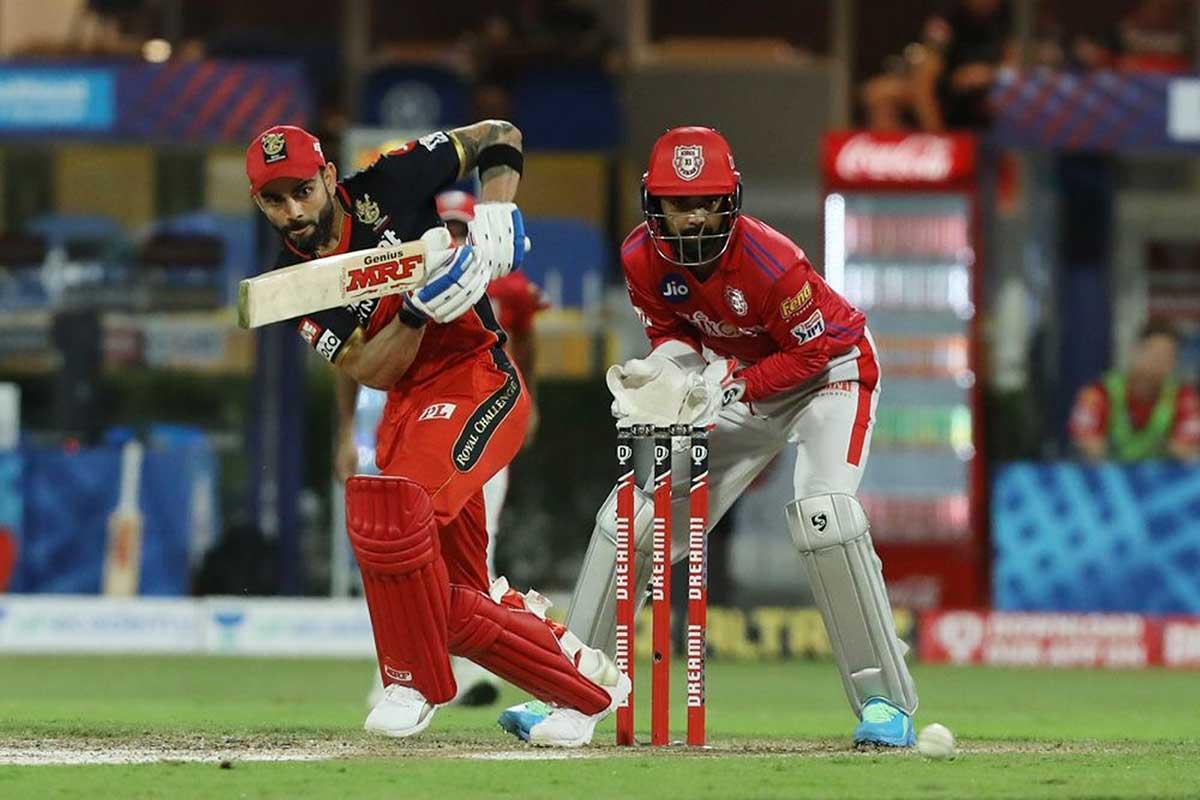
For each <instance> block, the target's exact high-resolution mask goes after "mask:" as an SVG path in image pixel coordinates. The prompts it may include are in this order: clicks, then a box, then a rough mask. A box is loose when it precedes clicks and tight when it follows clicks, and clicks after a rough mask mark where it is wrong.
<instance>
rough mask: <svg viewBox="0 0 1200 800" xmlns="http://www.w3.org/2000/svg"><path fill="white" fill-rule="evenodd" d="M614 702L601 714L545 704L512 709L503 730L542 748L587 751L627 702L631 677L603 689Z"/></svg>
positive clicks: (506, 714) (505, 716)
mask: <svg viewBox="0 0 1200 800" xmlns="http://www.w3.org/2000/svg"><path fill="white" fill-rule="evenodd" d="M602 688H603V689H604V691H606V692H608V695H609V697H611V698H612V702H610V703H609V704H608V707H607V708H605V709H604V710H603V711H601V712H599V713H598V714H591V715H588V714H584V713H583V712H582V711H577V710H575V709H573V708H564V707H562V706H552V705H549V704H548V703H543V702H542V701H541V700H531V701H529V702H527V703H521V704H520V705H516V706H512V707H511V708H508V709H505V711H504V712H503V713H502V714H500V719H499V720H498V721H499V723H500V727H501V728H503V729H504V730H506V731H508V732H509V733H511V734H512V735H514V736H516V737H517V738H519V739H521V740H523V741H526V742H529V743H530V744H534V745H539V746H541V747H583V746H584V745H586V744H591V741H592V735H593V734H595V732H596V724H597V723H598V722H600V721H601V720H603V719H604V718H605V717H607V716H608V715H609V714H611V713H612V712H613V709H615V708H616V707H617V706H619V705H620V704H621V703H623V702H625V698H627V697H629V692H630V690H631V689H632V688H633V684H632V683H630V681H629V676H628V675H623V674H621V673H617V674H616V683H615V684H614V685H612V686H602Z"/></svg>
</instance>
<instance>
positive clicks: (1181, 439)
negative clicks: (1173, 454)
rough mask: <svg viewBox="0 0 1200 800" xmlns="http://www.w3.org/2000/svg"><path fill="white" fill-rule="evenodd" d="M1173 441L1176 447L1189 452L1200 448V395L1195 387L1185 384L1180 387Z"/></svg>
mask: <svg viewBox="0 0 1200 800" xmlns="http://www.w3.org/2000/svg"><path fill="white" fill-rule="evenodd" d="M1171 441H1172V442H1173V443H1174V444H1175V446H1176V447H1181V448H1184V449H1187V450H1190V449H1193V448H1195V447H1200V394H1198V393H1197V392H1196V387H1195V386H1191V385H1186V384H1185V385H1184V386H1181V387H1179V395H1178V397H1177V398H1176V400H1175V424H1174V425H1173V426H1172V427H1171Z"/></svg>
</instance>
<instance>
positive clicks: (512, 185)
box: [450, 119, 524, 203]
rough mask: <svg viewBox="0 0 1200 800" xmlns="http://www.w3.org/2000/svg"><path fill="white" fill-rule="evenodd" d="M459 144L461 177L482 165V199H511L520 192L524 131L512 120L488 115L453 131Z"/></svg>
mask: <svg viewBox="0 0 1200 800" xmlns="http://www.w3.org/2000/svg"><path fill="white" fill-rule="evenodd" d="M450 134H451V136H453V137H454V141H455V142H457V143H458V146H459V153H458V155H459V170H458V171H459V177H462V176H463V175H466V174H467V173H468V172H470V171H471V170H472V169H474V168H475V167H479V199H480V201H482V202H486V203H511V202H512V201H513V200H514V199H515V198H516V196H517V185H518V184H519V183H520V181H521V169H522V165H523V161H524V155H523V153H522V151H521V131H520V130H518V129H517V126H516V125H513V124H512V123H511V122H506V121H504V120H499V119H488V120H484V121H482V122H476V123H475V124H474V125H467V126H466V127H464V128H455V129H454V130H452V131H450Z"/></svg>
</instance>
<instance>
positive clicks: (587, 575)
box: [567, 486, 654, 655]
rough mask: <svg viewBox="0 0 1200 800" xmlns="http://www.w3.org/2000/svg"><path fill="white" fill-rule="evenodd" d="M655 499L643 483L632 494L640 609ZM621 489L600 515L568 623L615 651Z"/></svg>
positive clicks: (648, 569)
mask: <svg viewBox="0 0 1200 800" xmlns="http://www.w3.org/2000/svg"><path fill="white" fill-rule="evenodd" d="M653 522H654V500H653V498H652V497H651V496H650V495H648V494H647V493H646V492H645V491H644V490H642V488H641V487H637V486H635V487H634V494H633V530H632V531H631V533H632V536H633V546H634V549H635V550H636V551H637V558H636V559H635V564H634V570H633V580H632V584H631V586H632V591H633V598H634V603H635V604H636V605H637V607H638V608H640V607H641V604H642V603H643V602H644V600H645V597H646V586H647V584H648V583H649V582H650V572H651V567H652V564H651V553H652V551H653V549H654V538H653V531H652V525H653ZM616 564H617V493H616V490H613V492H612V493H611V494H609V496H608V499H607V500H605V501H604V505H603V506H601V507H600V511H599V512H597V514H596V526H595V528H593V529H592V540H591V542H590V543H589V544H588V549H587V555H586V556H584V559H583V567H582V568H581V569H580V571H579V578H578V580H577V581H576V583H575V592H574V594H573V595H572V597H571V605H570V607H569V608H568V609H567V627H568V628H570V629H571V630H572V631H573V632H574V633H575V634H576V635H577V636H579V638H580V639H582V640H583V641H584V642H586V643H587V644H589V645H591V646H592V647H596V648H599V649H600V650H603V651H604V652H606V653H608V654H610V655H612V654H613V651H614V650H615V649H616V642H617V617H616V610H617V575H616Z"/></svg>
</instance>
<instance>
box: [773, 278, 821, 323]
mask: <svg viewBox="0 0 1200 800" xmlns="http://www.w3.org/2000/svg"><path fill="white" fill-rule="evenodd" d="M812 296H813V292H812V284H811V283H809V282H808V281H805V282H804V285H803V286H801V287H800V291H798V292H796V293H795V294H794V295H792V296H791V297H789V298H787V299H786V300H784V301H783V302H782V303H780V304H779V316H780V317H782V318H783V319H790V318H791V317H794V316H796V315H797V314H799V313H800V312H801V311H803V310H804V307H805V306H807V305H808V304H809V303H811V302H812Z"/></svg>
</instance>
